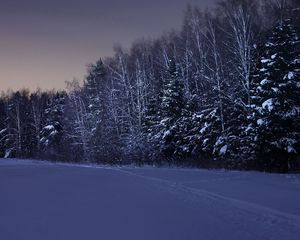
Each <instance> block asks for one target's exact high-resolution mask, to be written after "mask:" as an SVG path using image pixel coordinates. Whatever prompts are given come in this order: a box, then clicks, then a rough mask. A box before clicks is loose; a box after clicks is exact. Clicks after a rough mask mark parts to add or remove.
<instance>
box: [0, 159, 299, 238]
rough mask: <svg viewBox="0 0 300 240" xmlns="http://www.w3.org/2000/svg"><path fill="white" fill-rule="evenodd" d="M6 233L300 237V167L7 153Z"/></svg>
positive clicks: (0, 170)
mask: <svg viewBox="0 0 300 240" xmlns="http://www.w3.org/2000/svg"><path fill="white" fill-rule="evenodd" d="M0 239H3V240H23V239H24V240H77V239H78V240H84V239H86V240H94V239H95V240H99V239H101V240H102V239H103V240H110V239H115V240H119V239H120V240H127V239H128V240H135V239H136V240H147V239H149V240H160V239H161V240H169V239H170V240H177V239H180V240H189V239H195V240H202V239H203V240H210V239H214V240H217V239H222V240H224V239H229V240H235V239H236V240H247V239H249V240H250V239H251V240H260V239H261V240H267V239H272V240H276V239H280V240H292V239H295V240H296V239H297V240H299V239H300V175H293V174H290V175H280V174H264V173H256V172H238V171H221V170H220V171H217V170H216V171H208V170H196V169H176V168H173V169H172V168H152V167H142V168H134V167H122V168H117V167H100V166H99V167H95V166H94V167H92V166H76V165H66V164H51V163H46V162H33V161H23V160H19V161H17V160H2V159H0Z"/></svg>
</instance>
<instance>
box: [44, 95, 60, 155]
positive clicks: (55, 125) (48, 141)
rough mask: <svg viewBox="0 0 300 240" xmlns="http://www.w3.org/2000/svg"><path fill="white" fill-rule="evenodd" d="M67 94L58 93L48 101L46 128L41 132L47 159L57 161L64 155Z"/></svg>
mask: <svg viewBox="0 0 300 240" xmlns="http://www.w3.org/2000/svg"><path fill="white" fill-rule="evenodd" d="M65 99H66V93H65V92H57V93H56V94H54V95H53V96H52V97H50V99H49V100H48V106H47V108H46V109H45V117H46V121H45V126H44V127H43V129H42V131H41V134H40V136H41V139H40V143H41V145H42V147H43V150H44V153H45V155H46V156H47V157H50V158H55V159H57V158H58V157H59V156H60V155H61V154H62V149H63V147H64V146H63V138H64V126H63V120H64V112H65V109H64V107H65Z"/></svg>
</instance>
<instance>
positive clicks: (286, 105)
mask: <svg viewBox="0 0 300 240" xmlns="http://www.w3.org/2000/svg"><path fill="white" fill-rule="evenodd" d="M297 45H298V46H297ZM297 49H299V38H298V36H297V34H296V31H295V30H294V28H293V26H292V25H291V24H290V20H285V21H283V22H282V23H281V24H279V25H278V26H277V27H275V28H274V30H273V32H272V34H271V36H270V38H269V40H268V41H267V43H266V44H265V52H264V55H263V57H262V58H261V64H262V68H261V69H259V80H260V81H259V83H258V86H257V88H256V98H255V100H256V103H255V119H256V125H257V136H256V139H255V140H256V146H257V154H258V158H259V159H260V160H261V161H262V163H263V167H264V169H266V170H270V171H280V172H287V171H288V170H289V169H290V168H291V167H292V164H293V165H295V161H297V160H296V158H297V155H299V150H300V149H299V141H300V135H299V134H300V125H299V124H300V115H299V114H300V88H299V69H300V68H299V59H300V56H299V52H298V51H297Z"/></svg>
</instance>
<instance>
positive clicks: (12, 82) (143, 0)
mask: <svg viewBox="0 0 300 240" xmlns="http://www.w3.org/2000/svg"><path fill="white" fill-rule="evenodd" d="M210 2H212V1H211V0H26V1H25V0H0V91H1V90H7V89H8V88H10V89H19V88H22V87H26V88H30V89H36V88H37V87H41V88H43V89H52V88H56V89H59V88H64V86H65V84H64V82H65V80H72V79H73V78H74V77H76V78H78V79H82V78H83V76H84V74H85V71H86V65H87V64H88V63H91V62H94V61H95V60H96V59H98V58H99V57H105V56H110V55H112V52H113V51H112V50H113V45H114V44H115V43H120V44H122V45H123V46H124V47H129V46H130V44H131V43H132V42H133V41H134V40H136V39H138V38H141V37H157V36H160V35H161V34H162V33H163V32H164V31H169V30H170V29H172V28H174V29H178V28H179V27H180V26H181V23H182V18H183V11H184V9H185V8H186V6H187V4H188V3H190V4H192V5H199V6H203V7H205V6H207V5H208V4H209V3H210Z"/></svg>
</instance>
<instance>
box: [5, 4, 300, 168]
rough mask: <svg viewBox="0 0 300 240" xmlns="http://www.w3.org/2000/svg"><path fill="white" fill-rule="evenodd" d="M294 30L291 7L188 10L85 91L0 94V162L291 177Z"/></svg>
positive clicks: (297, 109) (296, 125) (96, 75)
mask: <svg viewBox="0 0 300 240" xmlns="http://www.w3.org/2000/svg"><path fill="white" fill-rule="evenodd" d="M299 22H300V2H299V0H287V1H285V0H278V1H277V0H274V1H270V0H266V1H259V0H257V1H253V0H222V1H219V2H218V3H217V4H216V7H215V8H214V9H211V10H207V11H202V10H201V9H199V8H198V7H188V8H187V10H186V13H185V17H184V20H183V25H182V29H181V30H180V31H178V32H175V31H173V32H170V33H168V34H164V35H163V36H162V37H161V38H159V39H156V40H145V39H142V40H138V41H136V42H135V43H134V44H133V45H132V47H131V49H130V51H126V50H124V49H122V48H121V47H116V48H115V55H114V56H113V57H110V58H106V59H104V60H103V61H102V60H101V59H99V61H97V62H96V63H95V64H91V65H90V66H89V67H88V73H87V76H86V78H85V81H84V85H83V86H80V84H79V82H78V81H76V80H74V81H72V82H69V83H67V90H66V91H41V90H37V91H35V92H29V91H28V90H20V91H16V92H7V93H3V94H2V95H1V97H0V157H5V158H13V157H16V158H36V159H50V160H55V161H63V162H69V161H72V162H94V163H109V164H132V163H135V164H139V165H141V164H157V165H160V164H165V163H167V164H174V165H175V164H176V165H181V166H197V167H204V168H228V169H245V170H247V169H249V170H250V169H251V170H252V169H255V170H260V171H270V172H290V171H299V169H300V156H299V155H300V154H299V153H300V40H299V37H298V36H299V31H300V29H299V28H300V24H299ZM54 71H55V70H54Z"/></svg>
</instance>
